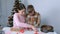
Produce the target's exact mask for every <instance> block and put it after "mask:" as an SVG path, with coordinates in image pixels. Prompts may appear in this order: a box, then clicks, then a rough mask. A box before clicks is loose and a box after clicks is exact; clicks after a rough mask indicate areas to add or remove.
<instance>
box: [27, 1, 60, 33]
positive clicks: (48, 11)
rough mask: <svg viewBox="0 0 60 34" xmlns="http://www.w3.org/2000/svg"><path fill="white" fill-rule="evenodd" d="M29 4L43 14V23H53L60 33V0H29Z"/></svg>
mask: <svg viewBox="0 0 60 34" xmlns="http://www.w3.org/2000/svg"><path fill="white" fill-rule="evenodd" d="M28 4H32V5H33V6H34V7H35V10H36V11H37V12H39V13H40V14H41V25H43V24H48V25H52V26H54V29H55V31H56V32H57V33H58V34H60V27H59V26H60V0H28Z"/></svg>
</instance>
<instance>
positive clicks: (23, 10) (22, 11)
mask: <svg viewBox="0 0 60 34" xmlns="http://www.w3.org/2000/svg"><path fill="white" fill-rule="evenodd" d="M18 11H19V14H21V15H25V11H26V10H25V9H22V10H18Z"/></svg>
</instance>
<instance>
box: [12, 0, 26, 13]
mask: <svg viewBox="0 0 60 34" xmlns="http://www.w3.org/2000/svg"><path fill="white" fill-rule="evenodd" d="M14 4H15V5H14V6H13V10H12V11H15V12H17V13H18V10H22V9H26V8H25V5H24V4H23V3H19V0H15V3H14Z"/></svg>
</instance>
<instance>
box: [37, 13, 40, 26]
mask: <svg viewBox="0 0 60 34" xmlns="http://www.w3.org/2000/svg"><path fill="white" fill-rule="evenodd" d="M40 22H41V17H40V14H39V15H38V19H37V24H36V26H37V27H38V26H40Z"/></svg>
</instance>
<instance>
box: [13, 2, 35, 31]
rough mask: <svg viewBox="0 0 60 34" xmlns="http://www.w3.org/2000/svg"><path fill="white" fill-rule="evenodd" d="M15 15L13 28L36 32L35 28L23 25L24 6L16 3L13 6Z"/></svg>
mask: <svg viewBox="0 0 60 34" xmlns="http://www.w3.org/2000/svg"><path fill="white" fill-rule="evenodd" d="M16 3H17V2H16ZM13 10H14V11H15V14H14V15H13V28H12V29H14V28H15V29H16V28H18V29H19V28H32V29H33V30H34V31H36V28H35V27H34V26H32V25H29V24H26V23H25V10H26V8H25V6H24V4H22V3H18V4H17V5H15V6H14V9H13Z"/></svg>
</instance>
